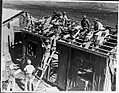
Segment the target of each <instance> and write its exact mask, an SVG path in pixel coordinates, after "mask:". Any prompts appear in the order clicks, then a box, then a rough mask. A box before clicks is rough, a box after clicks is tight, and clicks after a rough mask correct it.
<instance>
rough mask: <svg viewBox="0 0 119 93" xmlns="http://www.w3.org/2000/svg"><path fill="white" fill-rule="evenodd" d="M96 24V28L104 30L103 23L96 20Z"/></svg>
mask: <svg viewBox="0 0 119 93" xmlns="http://www.w3.org/2000/svg"><path fill="white" fill-rule="evenodd" d="M97 24H98V29H99V30H104V29H105V28H104V27H103V24H102V23H101V22H97Z"/></svg>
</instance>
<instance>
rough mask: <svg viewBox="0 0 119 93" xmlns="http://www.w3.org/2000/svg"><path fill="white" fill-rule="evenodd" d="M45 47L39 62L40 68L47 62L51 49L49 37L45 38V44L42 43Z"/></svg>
mask: <svg viewBox="0 0 119 93" xmlns="http://www.w3.org/2000/svg"><path fill="white" fill-rule="evenodd" d="M44 47H45V49H46V50H45V53H44V55H43V59H42V62H41V68H44V66H45V64H46V63H47V61H48V59H49V57H50V50H51V42H50V40H49V39H46V45H44Z"/></svg>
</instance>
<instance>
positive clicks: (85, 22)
mask: <svg viewBox="0 0 119 93" xmlns="http://www.w3.org/2000/svg"><path fill="white" fill-rule="evenodd" d="M81 27H82V28H83V29H86V28H87V29H89V27H90V22H89V20H88V19H87V17H86V15H84V16H83V19H82V21H81Z"/></svg>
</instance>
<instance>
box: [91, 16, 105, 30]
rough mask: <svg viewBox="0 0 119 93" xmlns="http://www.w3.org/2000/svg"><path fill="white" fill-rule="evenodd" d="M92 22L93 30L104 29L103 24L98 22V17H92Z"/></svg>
mask: <svg viewBox="0 0 119 93" xmlns="http://www.w3.org/2000/svg"><path fill="white" fill-rule="evenodd" d="M93 22H94V30H95V31H99V30H104V29H105V28H104V26H103V24H102V23H101V22H100V20H99V19H97V18H94V21H93Z"/></svg>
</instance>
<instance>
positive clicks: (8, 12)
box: [2, 8, 22, 23]
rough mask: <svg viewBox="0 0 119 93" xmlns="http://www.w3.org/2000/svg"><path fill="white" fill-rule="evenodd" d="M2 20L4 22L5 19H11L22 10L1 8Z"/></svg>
mask: <svg viewBox="0 0 119 93" xmlns="http://www.w3.org/2000/svg"><path fill="white" fill-rule="evenodd" d="M2 11H3V12H2V22H3V23H4V22H5V21H6V20H8V19H11V18H12V17H14V16H15V15H17V14H19V13H21V12H22V10H14V9H7V8H3V10H2Z"/></svg>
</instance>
